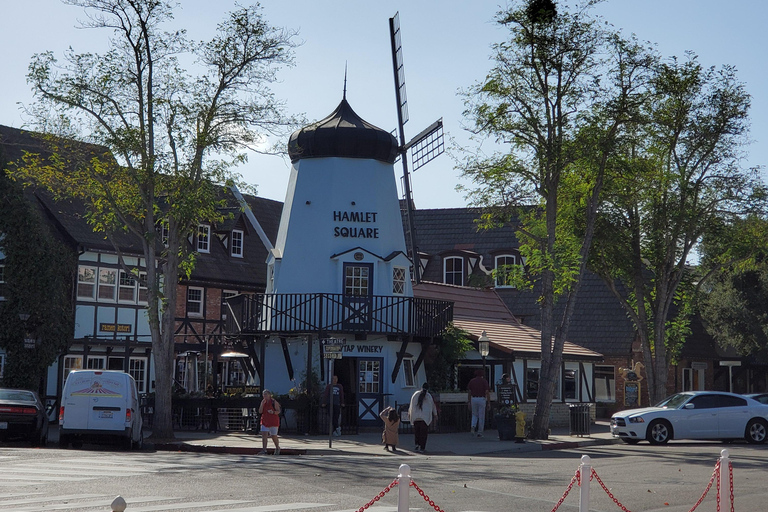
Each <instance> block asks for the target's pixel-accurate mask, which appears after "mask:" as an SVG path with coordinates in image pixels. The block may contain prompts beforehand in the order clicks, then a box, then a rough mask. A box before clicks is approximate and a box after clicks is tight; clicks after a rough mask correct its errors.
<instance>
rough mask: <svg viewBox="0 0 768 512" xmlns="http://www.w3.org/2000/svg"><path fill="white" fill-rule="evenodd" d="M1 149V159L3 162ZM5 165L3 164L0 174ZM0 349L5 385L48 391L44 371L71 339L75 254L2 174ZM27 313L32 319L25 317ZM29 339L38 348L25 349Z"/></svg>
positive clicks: (0, 208)
mask: <svg viewBox="0 0 768 512" xmlns="http://www.w3.org/2000/svg"><path fill="white" fill-rule="evenodd" d="M1 153H2V147H0V160H4V158H3V155H2V154H1ZM4 167H5V162H3V161H0V171H2V170H3V169H4ZM0 198H2V200H0V234H1V235H0V258H3V259H2V261H0V262H2V263H4V264H5V268H4V269H3V270H4V272H3V280H4V281H5V285H4V290H0V295H2V296H4V297H5V300H4V301H0V325H2V326H3V328H2V329H0V347H2V348H4V349H5V352H6V356H7V359H6V361H5V369H4V372H3V373H4V375H3V381H2V386H3V387H13V388H24V389H30V390H32V391H38V392H44V391H45V390H44V389H41V384H42V382H43V379H44V376H45V372H46V371H47V369H48V367H49V366H50V365H51V364H52V363H53V362H54V361H56V358H57V356H58V355H59V354H60V353H61V351H62V350H65V349H66V347H67V345H68V343H69V342H70V341H71V339H72V332H73V330H74V315H73V308H72V304H71V301H70V298H71V296H72V283H73V280H74V275H75V269H76V268H77V264H76V261H75V257H74V255H73V251H72V250H71V248H68V247H66V246H65V245H64V244H63V243H62V242H61V241H59V240H58V239H57V238H56V237H55V236H53V234H52V233H51V232H50V231H49V230H48V228H47V226H48V225H47V223H46V221H45V220H44V219H43V216H42V214H41V212H40V211H39V210H37V209H36V208H35V207H34V203H31V202H30V201H28V200H27V199H26V198H25V197H24V191H23V190H22V189H21V187H20V186H18V184H14V183H13V182H11V181H10V180H9V179H7V178H6V177H5V176H4V174H3V173H0ZM24 315H28V316H27V317H25V316H24ZM25 339H33V340H35V342H36V345H35V346H34V347H32V348H30V347H27V346H25V342H24V340H25Z"/></svg>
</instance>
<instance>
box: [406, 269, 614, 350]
mask: <svg viewBox="0 0 768 512" xmlns="http://www.w3.org/2000/svg"><path fill="white" fill-rule="evenodd" d="M413 294H414V296H415V297H418V298H425V299H438V300H445V301H451V302H453V304H454V305H453V323H454V325H455V326H456V327H458V328H460V329H463V330H465V331H467V332H469V333H470V334H471V335H472V336H473V337H474V338H479V337H480V334H481V333H482V332H483V331H486V334H487V335H488V337H489V338H490V339H491V346H492V347H493V348H495V349H497V350H500V351H502V352H507V353H511V354H514V355H515V356H519V357H522V356H525V357H534V358H538V357H541V332H540V331H538V330H536V329H534V328H533V327H530V326H527V325H522V324H521V323H520V322H519V321H518V320H517V319H516V318H515V317H514V316H513V315H512V313H511V312H510V311H509V309H508V308H507V307H506V305H504V302H503V301H502V300H501V297H499V295H498V294H497V293H496V291H495V290H493V289H489V288H485V289H483V288H469V287H464V286H453V285H447V284H441V283H431V282H421V283H419V284H418V285H416V286H414V288H413ZM563 357H564V358H565V359H566V360H574V359H582V360H583V359H590V360H597V361H600V360H602V359H603V357H602V355H601V354H599V353H597V352H595V351H593V350H589V349H586V348H583V347H580V346H579V345H576V344H574V343H569V342H566V343H565V347H564V348H563Z"/></svg>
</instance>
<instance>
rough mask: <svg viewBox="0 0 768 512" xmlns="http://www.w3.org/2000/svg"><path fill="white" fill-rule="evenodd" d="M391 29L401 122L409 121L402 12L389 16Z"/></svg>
mask: <svg viewBox="0 0 768 512" xmlns="http://www.w3.org/2000/svg"><path fill="white" fill-rule="evenodd" d="M389 30H390V32H391V36H392V52H393V54H394V57H395V83H396V86H397V103H398V106H399V107H400V112H399V113H400V124H405V123H407V122H408V96H407V94H406V93H405V67H404V66H403V44H402V41H401V39H400V13H399V12H397V13H395V16H394V17H392V18H389Z"/></svg>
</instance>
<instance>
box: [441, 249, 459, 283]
mask: <svg viewBox="0 0 768 512" xmlns="http://www.w3.org/2000/svg"><path fill="white" fill-rule="evenodd" d="M449 261H452V262H456V261H459V262H461V268H460V269H459V270H456V268H455V263H454V268H453V269H452V270H450V271H449V270H448V262H449ZM449 272H450V275H451V276H453V282H452V283H451V282H448V275H449ZM456 276H459V278H460V279H459V281H460V282H458V283H457V282H456ZM443 283H444V284H453V285H456V286H464V258H462V257H461V256H446V257H445V258H443Z"/></svg>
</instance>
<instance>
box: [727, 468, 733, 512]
mask: <svg viewBox="0 0 768 512" xmlns="http://www.w3.org/2000/svg"><path fill="white" fill-rule="evenodd" d="M728 479H729V480H730V481H731V512H733V462H731V461H730V460H729V461H728Z"/></svg>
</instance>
